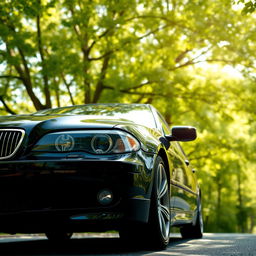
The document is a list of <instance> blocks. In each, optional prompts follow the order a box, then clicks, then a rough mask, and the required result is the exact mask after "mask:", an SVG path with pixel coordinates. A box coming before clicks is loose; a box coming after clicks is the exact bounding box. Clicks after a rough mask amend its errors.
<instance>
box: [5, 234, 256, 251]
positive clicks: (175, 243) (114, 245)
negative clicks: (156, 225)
mask: <svg viewBox="0 0 256 256" xmlns="http://www.w3.org/2000/svg"><path fill="white" fill-rule="evenodd" d="M0 255H1V256H7V255H35V256H39V255H40V256H46V255H51V256H71V255H72V256H77V255H78V256H83V255H86V256H87V255H108V256H109V255H127V256H130V255H136V256H138V255H147V256H159V255H162V256H166V255H171V256H173V255H175V256H183V255H189V256H198V255H202V256H206V255H207V256H219V255H225V256H256V235H247V234H205V236H204V238H203V239H199V240H184V239H181V238H180V237H179V236H178V235H176V234H173V235H172V236H171V242H170V244H169V246H168V248H167V249H166V250H164V251H144V250H142V249H139V248H133V247H126V248H124V247H123V245H122V244H121V243H120V241H119V239H118V237H117V235H115V234H106V235H102V234H99V235H90V236H88V235H83V236H81V235H79V236H75V237H74V238H73V239H72V240H71V241H70V243H67V244H62V245H59V246H53V245H51V244H50V243H49V241H47V240H46V239H45V237H44V236H15V237H11V236H5V237H0Z"/></svg>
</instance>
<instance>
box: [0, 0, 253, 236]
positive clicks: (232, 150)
mask: <svg viewBox="0 0 256 256" xmlns="http://www.w3.org/2000/svg"><path fill="white" fill-rule="evenodd" d="M239 3H240V4H244V6H245V8H244V11H243V12H244V13H250V12H253V11H254V9H255V1H242V0H240V1H234V3H232V1H230V0H223V1H215V0H196V1H187V0H177V1H172V0H167V1H158V0H153V1H152V0H139V1H138V0H131V1H127V0H101V1H99V0H94V1H88V0H84V1H79V0H72V1H71V0H60V1H57V0H30V1H27V0H26V1H25V0H12V1H10V0H2V1H1V2H0V104H1V105H0V113H1V114H7V113H9V114H12V113H13V112H16V113H21V112H32V111H34V110H39V109H44V108H49V107H55V106H65V105H72V104H83V103H90V102H127V103H133V102H139V103H152V104H153V105H154V106H156V107H157V108H158V109H159V110H161V112H162V113H163V114H164V116H165V117H166V119H167V120H168V122H169V123H170V125H173V124H176V125H178V124H183V125H186V124H189V125H194V126H196V127H197V128H198V132H199V138H198V140H197V141H196V142H194V143H189V144H185V143H184V147H185V149H186V152H187V153H188V156H189V158H190V159H192V164H193V165H194V166H195V168H196V169H198V176H199V180H200V182H201V187H202V194H203V206H204V214H205V223H206V230H207V231H221V232H228V231H230V232H231V231H232V232H253V229H254V226H255V224H254V222H253V218H255V215H256V200H255V198H256V191H255V190H254V187H255V185H256V184H255V183H256V177H255V176H256V171H255V167H256V166H255V157H256V154H255V152H256V150H255V148H256V135H255V130H256V122H255V120H256V118H255V116H256V115H255V107H256V106H255V95H256V89H255V78H256V76H255V63H256V62H255V58H256V51H255V48H256V44H255V42H256V34H255V28H254V23H255V21H254V17H253V14H252V15H241V11H240V10H239V9H238V10H237V8H236V6H237V5H238V4H239ZM223 212H225V214H223Z"/></svg>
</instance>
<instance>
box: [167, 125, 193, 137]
mask: <svg viewBox="0 0 256 256" xmlns="http://www.w3.org/2000/svg"><path fill="white" fill-rule="evenodd" d="M196 137H197V135H196V128H195V127H192V126H174V127H172V134H171V135H168V136H166V139H167V140H169V141H192V140H195V139H196Z"/></svg>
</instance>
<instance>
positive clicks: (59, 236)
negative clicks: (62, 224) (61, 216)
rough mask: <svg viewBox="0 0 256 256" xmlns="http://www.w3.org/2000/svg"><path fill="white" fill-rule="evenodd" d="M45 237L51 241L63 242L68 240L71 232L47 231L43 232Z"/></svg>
mask: <svg viewBox="0 0 256 256" xmlns="http://www.w3.org/2000/svg"><path fill="white" fill-rule="evenodd" d="M45 235H46V237H47V238H48V239H49V240H50V241H51V242H63V241H68V240H69V239H70V238H71V237H72V235H73V233H69V232H65V231H49V232H46V233H45Z"/></svg>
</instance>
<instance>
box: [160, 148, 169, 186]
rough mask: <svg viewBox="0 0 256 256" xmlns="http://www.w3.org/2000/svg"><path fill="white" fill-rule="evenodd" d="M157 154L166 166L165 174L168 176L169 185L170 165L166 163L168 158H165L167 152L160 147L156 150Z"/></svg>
mask: <svg viewBox="0 0 256 256" xmlns="http://www.w3.org/2000/svg"><path fill="white" fill-rule="evenodd" d="M158 156H160V157H161V158H162V160H163V161H164V165H165V167H166V175H167V178H168V182H169V186H170V181H171V177H170V166H169V163H168V158H167V154H166V152H165V150H164V149H163V148H161V149H160V150H159V152H158Z"/></svg>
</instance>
